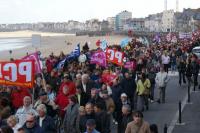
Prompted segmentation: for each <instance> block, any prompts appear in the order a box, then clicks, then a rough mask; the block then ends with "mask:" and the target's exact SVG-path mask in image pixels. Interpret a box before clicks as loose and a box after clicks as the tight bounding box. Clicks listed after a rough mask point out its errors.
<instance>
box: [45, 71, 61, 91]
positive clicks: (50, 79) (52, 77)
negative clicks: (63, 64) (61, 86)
mask: <svg viewBox="0 0 200 133" xmlns="http://www.w3.org/2000/svg"><path fill="white" fill-rule="evenodd" d="M46 82H47V83H48V84H50V85H51V87H52V89H53V91H55V92H57V90H58V85H57V77H56V76H55V70H52V71H51V75H50V76H48V78H47V81H46Z"/></svg>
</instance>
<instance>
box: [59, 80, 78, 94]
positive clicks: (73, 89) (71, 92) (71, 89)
mask: <svg viewBox="0 0 200 133" xmlns="http://www.w3.org/2000/svg"><path fill="white" fill-rule="evenodd" d="M65 85H67V86H68V87H69V89H70V90H69V95H75V94H76V86H75V83H74V82H72V81H68V82H65V83H64V82H63V83H62V84H61V85H60V88H59V92H58V93H60V92H62V90H63V87H64V86H65Z"/></svg>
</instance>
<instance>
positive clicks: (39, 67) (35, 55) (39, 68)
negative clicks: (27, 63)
mask: <svg viewBox="0 0 200 133" xmlns="http://www.w3.org/2000/svg"><path fill="white" fill-rule="evenodd" d="M22 60H33V61H34V67H35V73H42V63H41V61H40V59H39V56H38V52H35V53H32V54H29V55H27V56H26V57H24V58H22Z"/></svg>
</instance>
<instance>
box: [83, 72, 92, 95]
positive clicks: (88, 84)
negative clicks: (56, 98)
mask: <svg viewBox="0 0 200 133" xmlns="http://www.w3.org/2000/svg"><path fill="white" fill-rule="evenodd" d="M92 88H95V83H94V82H93V81H91V80H90V79H89V75H88V74H83V75H82V77H81V89H82V92H85V93H86V95H87V97H90V94H91V89H92Z"/></svg>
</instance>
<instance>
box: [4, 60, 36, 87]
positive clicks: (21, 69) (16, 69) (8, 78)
mask: <svg viewBox="0 0 200 133" xmlns="http://www.w3.org/2000/svg"><path fill="white" fill-rule="evenodd" d="M33 64H34V61H33V60H27V61H25V60H16V61H14V62H0V84H2V85H14V86H21V87H26V88H32V87H33V83H34V65H33Z"/></svg>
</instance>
